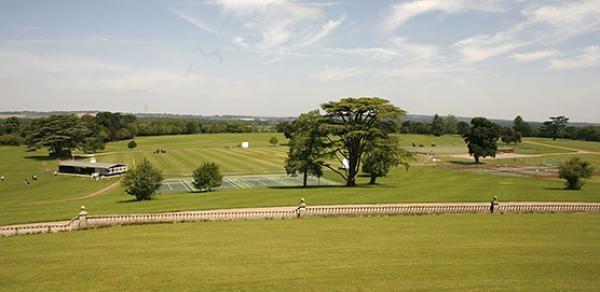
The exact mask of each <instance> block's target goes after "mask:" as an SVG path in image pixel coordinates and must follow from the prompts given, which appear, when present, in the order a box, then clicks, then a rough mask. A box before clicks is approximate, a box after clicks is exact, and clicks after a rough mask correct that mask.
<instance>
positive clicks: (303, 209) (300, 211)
mask: <svg viewBox="0 0 600 292" xmlns="http://www.w3.org/2000/svg"><path fill="white" fill-rule="evenodd" d="M296 212H297V213H298V219H302V217H303V216H304V212H306V204H305V203H304V198H300V204H299V205H298V208H296Z"/></svg>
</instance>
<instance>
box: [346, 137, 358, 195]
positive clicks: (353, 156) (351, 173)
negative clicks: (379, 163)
mask: <svg viewBox="0 0 600 292" xmlns="http://www.w3.org/2000/svg"><path fill="white" fill-rule="evenodd" d="M359 143H360V141H354V142H353V143H352V145H351V146H350V151H349V153H348V158H349V159H348V179H347V180H346V186H348V187H354V186H356V174H357V173H358V160H359V159H360V155H359V153H358V152H359V146H360V145H359Z"/></svg>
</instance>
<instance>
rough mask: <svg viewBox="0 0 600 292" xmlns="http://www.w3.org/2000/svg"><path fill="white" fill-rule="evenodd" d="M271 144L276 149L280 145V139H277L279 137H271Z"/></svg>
mask: <svg viewBox="0 0 600 292" xmlns="http://www.w3.org/2000/svg"><path fill="white" fill-rule="evenodd" d="M269 143H271V145H273V147H275V146H277V144H278V143H279V139H277V137H275V136H273V137H271V139H269Z"/></svg>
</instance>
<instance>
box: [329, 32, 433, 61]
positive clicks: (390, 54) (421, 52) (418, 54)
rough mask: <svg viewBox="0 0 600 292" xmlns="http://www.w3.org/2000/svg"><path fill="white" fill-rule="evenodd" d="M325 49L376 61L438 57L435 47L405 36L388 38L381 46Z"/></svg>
mask: <svg viewBox="0 0 600 292" xmlns="http://www.w3.org/2000/svg"><path fill="white" fill-rule="evenodd" d="M326 51H327V52H329V53H333V54H339V55H347V56H357V57H366V58H369V59H373V60H377V61H390V60H401V61H404V62H409V61H432V60H434V59H437V58H439V53H438V49H437V47H435V46H431V45H423V44H415V43H410V42H408V41H407V40H406V39H405V38H401V37H393V38H390V39H388V40H387V46H382V47H372V48H335V49H327V50H326Z"/></svg>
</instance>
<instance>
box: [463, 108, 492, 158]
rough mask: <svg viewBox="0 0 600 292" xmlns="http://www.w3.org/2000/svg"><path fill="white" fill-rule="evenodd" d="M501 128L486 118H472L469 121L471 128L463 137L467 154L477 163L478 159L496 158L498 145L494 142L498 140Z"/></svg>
mask: <svg viewBox="0 0 600 292" xmlns="http://www.w3.org/2000/svg"><path fill="white" fill-rule="evenodd" d="M501 130H502V128H501V127H500V126H498V125H497V124H494V123H493V122H491V121H490V120H488V119H486V118H474V119H472V120H471V128H470V129H469V131H468V132H467V133H466V134H465V135H464V136H463V138H464V140H465V142H466V143H467V147H468V148H469V154H471V156H473V157H474V158H475V163H479V158H480V157H487V156H491V157H496V151H497V150H498V145H497V144H496V141H498V138H500V132H501Z"/></svg>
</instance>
